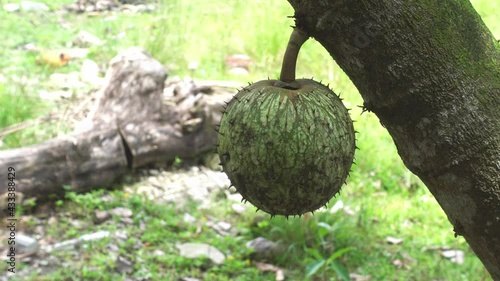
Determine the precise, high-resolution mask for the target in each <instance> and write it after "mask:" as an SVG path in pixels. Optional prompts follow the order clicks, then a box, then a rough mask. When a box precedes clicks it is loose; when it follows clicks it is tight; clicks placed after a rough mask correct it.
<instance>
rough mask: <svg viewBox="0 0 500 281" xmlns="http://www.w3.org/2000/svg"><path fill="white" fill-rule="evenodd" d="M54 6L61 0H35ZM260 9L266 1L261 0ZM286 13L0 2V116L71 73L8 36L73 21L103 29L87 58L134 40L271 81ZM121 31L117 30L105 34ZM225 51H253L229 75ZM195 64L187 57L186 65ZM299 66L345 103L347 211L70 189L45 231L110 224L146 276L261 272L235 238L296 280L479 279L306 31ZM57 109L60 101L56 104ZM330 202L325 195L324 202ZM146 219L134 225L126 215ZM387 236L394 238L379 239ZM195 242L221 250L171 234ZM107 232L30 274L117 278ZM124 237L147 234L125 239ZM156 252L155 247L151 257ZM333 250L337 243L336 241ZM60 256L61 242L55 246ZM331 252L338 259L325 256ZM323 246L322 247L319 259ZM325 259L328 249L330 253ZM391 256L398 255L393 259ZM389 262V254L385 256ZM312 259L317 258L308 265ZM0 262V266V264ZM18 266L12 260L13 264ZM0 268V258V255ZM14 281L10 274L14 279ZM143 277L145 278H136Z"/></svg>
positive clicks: (33, 132) (21, 109)
mask: <svg viewBox="0 0 500 281" xmlns="http://www.w3.org/2000/svg"><path fill="white" fill-rule="evenodd" d="M0 2H1V3H2V4H4V3H5V1H0ZM41 2H45V3H47V4H48V5H49V6H51V8H53V9H54V10H56V9H57V8H59V7H60V6H61V5H62V4H65V3H69V2H70V1H69V0H56V1H48V0H46V1H41ZM473 4H474V5H475V7H476V8H477V9H478V11H479V12H480V13H481V15H482V16H483V19H484V20H485V22H486V23H487V25H488V26H489V27H490V29H491V30H492V31H493V33H494V34H495V35H496V37H497V38H498V37H500V22H499V21H498V18H497V16H498V14H499V13H500V4H499V3H496V2H494V1H487V0H476V1H473ZM262 7H265V8H262ZM292 14H293V11H292V9H291V7H290V6H289V5H288V3H287V2H286V1H284V0H282V1H263V0H256V1H242V0H233V1H216V0H207V1H181V0H172V1H164V3H163V4H162V5H161V9H160V10H159V11H158V12H155V13H149V14H140V15H116V16H113V17H112V16H111V15H100V16H95V17H90V16H88V15H84V14H81V15H74V14H59V13H56V12H54V11H51V12H44V13H37V14H23V13H20V14H18V13H7V12H5V11H0V18H1V20H0V38H3V42H2V43H1V44H0V48H1V52H0V68H1V70H2V71H1V72H0V102H1V105H2V106H1V107H0V127H6V126H8V125H12V124H16V123H18V122H21V121H24V120H28V119H32V118H36V117H39V116H42V115H44V114H47V113H48V112H50V111H51V110H52V109H53V108H54V106H61V104H60V103H57V104H56V103H53V102H46V101H43V100H41V99H40V98H39V97H38V91H39V90H40V89H43V87H44V85H45V83H46V81H47V79H48V77H49V75H50V74H51V73H53V72H70V71H74V70H78V69H79V66H80V62H79V61H74V62H72V63H70V64H69V65H68V66H65V67H63V68H59V69H52V68H50V67H44V66H40V65H37V64H36V63H35V58H36V56H37V54H33V53H30V52H27V51H24V50H21V49H19V48H18V47H19V46H21V45H24V44H27V43H35V44H36V45H37V46H39V47H41V48H43V49H57V48H61V47H64V46H65V45H66V44H67V42H70V41H71V39H72V38H73V37H74V36H75V35H76V34H77V33H78V31H79V30H81V29H85V30H87V31H89V32H91V33H93V34H95V35H96V36H98V37H100V38H102V39H105V40H106V43H105V44H104V45H103V46H98V47H92V48H91V50H90V54H89V58H91V59H93V60H95V61H97V62H98V63H99V64H102V65H105V64H106V63H107V61H109V59H110V58H112V57H113V56H114V55H115V54H116V53H117V52H118V51H119V50H121V49H125V48H127V47H129V46H137V45H138V46H142V47H144V48H146V49H147V50H148V51H149V52H150V53H151V54H152V55H153V56H154V57H155V58H157V59H158V60H159V61H161V62H162V63H164V64H165V66H166V67H167V69H168V70H169V73H170V75H180V76H185V75H190V76H193V77H194V78H195V79H220V80H238V81H243V82H245V81H247V80H250V81H255V80H259V79H262V78H267V77H271V78H276V77H277V76H278V71H279V69H280V61H281V57H282V54H283V50H284V46H285V43H286V42H287V39H288V36H289V32H290V28H289V26H290V25H292V24H293V22H292V20H290V19H288V18H287V17H286V16H288V15H292ZM120 34H121V35H123V36H118V35H120ZM235 53H244V54H248V55H249V56H250V57H252V59H253V64H252V65H251V69H250V76H249V77H239V76H233V75H231V74H229V73H228V72H227V69H226V68H225V66H224V58H225V57H226V56H227V55H231V54H235ZM191 62H197V63H198V65H199V66H198V68H197V69H196V70H195V71H192V70H190V69H189V68H188V65H189V64H190V63H191ZM298 75H299V76H305V77H312V76H314V77H315V78H316V79H318V80H323V82H325V83H330V85H331V86H332V87H333V89H334V90H335V91H336V92H338V93H341V95H342V97H343V98H345V102H346V106H347V107H350V108H352V109H353V111H352V114H353V118H354V119H356V120H357V121H358V122H356V123H355V125H356V130H357V131H359V132H360V133H359V134H358V146H359V147H360V150H359V151H358V152H357V154H356V159H357V161H356V162H357V165H356V166H354V167H353V172H352V174H351V177H350V179H349V181H348V184H347V186H345V187H344V191H343V192H342V195H341V196H340V197H339V200H341V201H342V202H343V203H344V205H345V206H348V207H349V208H350V209H351V210H352V211H353V214H352V215H346V214H345V213H344V212H338V213H335V214H330V213H329V212H318V213H317V214H316V215H315V216H314V217H313V218H310V219H290V220H288V221H287V220H285V219H282V218H274V219H272V220H269V219H268V218H267V217H266V216H263V215H262V214H259V213H257V214H254V213H253V211H249V212H247V213H244V214H243V215H241V216H238V215H236V214H234V212H232V211H231V209H230V203H229V202H227V201H226V200H225V199H224V198H222V199H221V197H220V196H219V197H217V200H219V204H216V205H214V206H213V207H212V208H211V209H209V210H199V209H197V207H196V205H195V204H188V205H187V206H186V207H184V208H183V209H178V208H177V207H176V206H173V205H158V204H155V203H154V202H150V201H147V200H145V199H144V198H141V197H139V196H136V195H132V196H131V195H129V194H127V193H125V192H123V191H120V190H117V191H112V192H110V194H111V196H112V198H113V200H112V201H109V202H108V201H106V202H103V201H101V199H100V198H101V196H102V195H103V194H104V193H105V191H98V192H94V193H91V194H87V195H74V194H71V195H70V196H69V197H68V200H65V201H61V202H59V204H58V207H57V208H58V210H59V211H60V212H65V213H66V214H69V217H66V218H65V217H61V218H60V221H59V223H58V224H55V225H51V226H49V228H50V231H51V232H52V233H53V235H57V234H58V233H64V234H63V235H62V236H63V237H61V239H62V238H64V239H69V238H74V237H77V236H79V235H81V233H86V232H93V231H96V230H98V229H107V230H110V231H114V230H117V229H123V230H125V231H127V232H128V233H129V237H130V241H127V242H125V243H123V244H120V245H118V246H119V248H120V252H122V253H123V254H124V255H126V256H127V257H129V258H130V259H131V260H132V261H134V264H135V265H134V269H133V272H132V274H131V275H133V276H135V277H141V276H142V277H145V278H146V277H147V278H150V279H149V280H177V279H178V278H179V277H182V276H197V277H201V276H202V275H203V276H204V277H203V278H204V280H274V275H273V274H272V273H262V272H259V271H258V270H257V269H256V268H255V267H254V266H253V265H252V262H251V261H250V259H249V258H248V256H249V252H248V250H246V249H244V247H242V246H241V245H242V244H244V243H245V242H246V241H248V240H250V239H252V238H255V237H258V236H264V237H267V238H269V239H272V240H275V241H280V242H281V243H282V244H283V245H286V248H287V251H286V252H285V254H284V255H283V256H282V257H280V258H278V259H276V260H273V261H271V262H272V263H274V264H277V265H278V266H280V267H282V268H284V269H286V273H287V277H289V278H290V280H304V278H305V275H306V272H307V271H309V272H312V271H313V269H314V266H315V265H316V266H317V268H318V270H317V271H316V272H315V274H313V275H312V277H310V279H311V280H342V279H341V275H342V274H339V272H340V273H341V272H342V268H343V267H345V268H347V269H348V270H349V271H350V272H355V273H357V274H360V275H370V276H371V280H450V281H452V280H453V281H456V280H464V281H466V280H491V279H490V278H489V277H488V275H487V273H486V271H485V270H484V268H483V267H482V265H481V263H480V262H479V260H478V259H477V258H476V257H475V256H474V254H473V253H472V251H471V250H470V248H469V247H468V246H467V244H466V243H465V242H464V240H463V238H460V237H459V238H454V237H453V231H452V226H451V225H450V223H449V222H448V221H447V220H446V216H445V214H444V213H443V212H442V210H441V209H440V208H439V206H438V204H437V203H436V201H435V199H434V198H433V197H432V195H430V194H429V192H428V191H427V189H426V188H425V187H424V186H423V185H422V184H421V183H420V182H419V180H418V179H417V178H416V177H414V176H413V175H412V174H411V173H410V172H408V171H407V169H406V168H405V167H404V166H403V165H402V163H401V160H400V159H399V157H398V156H397V153H396V150H395V147H394V145H393V143H392V140H391V139H390V137H389V136H388V134H387V133H386V131H385V130H384V129H383V128H382V127H381V126H380V125H379V123H378V120H377V119H376V117H375V116H373V115H371V114H363V115H360V110H359V108H358V107H357V106H358V105H361V104H362V100H361V98H360V96H359V94H358V93H357V90H356V89H355V88H354V86H353V85H352V83H351V82H350V80H349V79H348V78H347V77H346V76H345V74H344V73H343V72H342V71H341V70H340V69H339V67H338V66H337V65H336V64H335V62H334V61H333V60H332V59H331V58H330V57H329V56H328V54H327V52H326V51H325V50H324V49H322V47H321V46H320V45H319V44H318V43H317V42H315V41H314V40H309V41H308V42H307V43H306V44H305V46H304V47H303V51H301V54H300V57H299V65H298ZM62 106H64V104H63V105H62ZM61 127H64V126H60V124H44V125H40V126H36V127H32V128H28V129H25V130H22V131H20V132H16V133H13V134H10V135H8V136H7V137H5V138H4V139H3V143H4V146H3V147H2V149H6V148H11V147H18V146H23V145H28V144H32V143H37V142H40V141H42V140H45V139H49V138H52V137H54V136H56V135H58V134H60V133H64V131H61V129H60V128H61ZM334 204H335V202H332V203H331V204H330V206H332V205H334ZM116 206H125V207H129V208H131V209H132V210H134V213H135V214H139V215H137V216H135V217H134V218H133V219H134V224H133V225H129V226H123V225H120V224H106V225H99V226H96V225H94V224H93V223H92V222H90V221H91V218H90V215H89V214H90V213H91V212H92V211H93V210H94V209H95V208H99V209H109V208H112V207H116ZM185 212H189V213H191V214H192V215H193V216H194V217H196V218H197V219H198V220H200V221H203V220H207V219H208V217H209V216H212V217H213V218H215V219H216V220H221V221H228V222H230V223H232V224H233V225H235V226H236V227H237V228H238V232H239V233H240V234H239V235H238V236H236V237H227V238H223V239H221V238H219V237H217V235H216V233H215V232H214V231H213V230H211V229H207V228H203V229H202V231H201V232H200V233H199V234H196V233H197V232H196V231H195V230H196V229H193V226H192V225H186V224H185V223H183V222H182V221H181V220H180V218H181V217H182V214H184V213H185ZM73 218H75V219H80V220H84V221H89V224H88V228H87V229H77V228H75V226H74V225H72V224H71V219H73ZM140 222H146V229H145V230H140V229H139V228H138V227H137V226H138V225H139V224H140ZM387 236H394V237H398V238H402V239H404V241H403V242H402V243H401V244H399V245H389V244H388V243H386V242H385V241H384V239H385V238H386V237H387ZM193 240H194V241H204V242H207V243H210V244H213V245H214V246H217V247H219V248H220V249H221V250H222V251H224V252H225V253H226V254H227V255H228V256H230V257H231V258H229V259H228V260H226V262H225V263H224V264H223V265H221V266H207V264H206V261H204V260H195V261H193V260H189V259H184V258H180V257H179V256H178V255H176V252H175V248H174V247H173V245H174V244H175V242H178V241H183V242H187V241H193ZM107 243H109V240H106V239H105V240H103V241H100V242H98V243H94V244H91V246H90V247H89V248H87V249H86V250H83V251H84V252H83V254H82V256H81V257H79V259H77V260H75V258H74V257H71V256H68V257H67V259H68V261H70V260H71V265H70V266H69V267H66V268H60V269H57V270H56V271H55V272H52V273H50V274H48V275H46V276H35V275H34V276H33V278H32V279H30V280H124V276H123V275H122V274H119V273H116V271H114V270H113V269H114V268H115V266H116V264H115V263H116V261H115V260H113V259H110V258H109V256H108V250H107V249H106V245H107ZM136 243H139V244H142V245H146V246H144V247H143V248H141V249H140V250H134V249H135V248H134V247H133V245H135V244H136ZM445 245H447V246H450V247H451V248H453V249H459V250H463V251H464V252H465V263H464V264H461V265H458V264H454V263H452V262H451V261H450V260H449V259H446V258H443V257H442V256H441V255H440V254H439V251H426V250H424V249H426V247H429V246H445ZM153 249H161V250H163V251H164V252H165V253H167V255H166V256H163V257H161V258H159V257H155V256H153V255H151V251H152V250H153ZM344 250H345V253H343V251H344ZM60 255H62V256H63V257H64V255H65V253H61V254H60ZM337 256H338V257H337ZM331 257H333V258H331ZM329 258H330V259H329ZM397 260H399V261H400V262H402V265H401V266H398V265H397V262H395V261H397ZM395 263H396V265H395ZM320 265H322V266H320ZM2 266H3V265H2ZM26 266H28V265H21V268H23V267H26ZM0 267H1V266H0ZM13 280H15V279H13ZM145 280H147V279H145Z"/></svg>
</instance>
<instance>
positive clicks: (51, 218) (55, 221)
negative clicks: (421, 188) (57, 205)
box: [47, 216, 57, 225]
mask: <svg viewBox="0 0 500 281" xmlns="http://www.w3.org/2000/svg"><path fill="white" fill-rule="evenodd" d="M54 223H57V218H56V217H55V216H51V217H50V218H49V219H48V220H47V224H48V225H51V224H54Z"/></svg>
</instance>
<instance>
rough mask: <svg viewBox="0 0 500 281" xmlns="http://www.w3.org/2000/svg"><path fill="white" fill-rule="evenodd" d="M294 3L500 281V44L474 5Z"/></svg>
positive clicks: (381, 0)
mask: <svg viewBox="0 0 500 281" xmlns="http://www.w3.org/2000/svg"><path fill="white" fill-rule="evenodd" d="M289 2H290V3H291V5H292V6H293V7H294V9H295V17H296V25H297V27H299V28H301V29H303V30H304V31H305V32H307V33H308V34H309V35H310V36H312V37H314V38H315V39H316V40H317V41H319V42H320V43H321V44H322V45H323V46H324V47H325V48H326V49H327V50H328V52H329V53H330V54H331V56H332V57H333V58H334V59H335V61H336V62H337V63H338V64H339V65H340V67H341V68H342V69H343V70H344V71H345V73H346V74H347V75H348V76H349V77H350V79H351V80H352V81H353V83H354V85H355V86H356V87H357V88H358V90H359V92H360V94H361V95H362V97H363V99H364V107H365V108H366V110H369V111H372V112H374V113H375V114H376V115H377V116H378V117H379V119H380V122H381V123H382V125H383V126H384V127H386V128H387V130H388V131H389V133H390V134H391V136H392V138H393V140H394V142H395V144H396V146H397V148H398V152H399V154H400V156H401V158H402V159H403V161H404V163H405V165H406V166H407V167H408V168H409V169H410V170H411V171H412V172H413V173H415V174H416V175H417V176H419V177H420V178H421V179H422V181H423V182H424V183H425V184H426V185H427V187H428V188H429V190H430V191H431V192H432V194H433V195H434V196H435V197H436V199H437V201H438V202H439V204H440V205H441V207H442V208H443V210H444V211H445V213H446V214H447V216H448V219H449V220H450V222H451V223H452V224H453V227H454V231H455V234H456V235H463V236H464V237H465V239H466V240H467V242H468V243H469V245H470V246H471V247H472V249H473V250H474V252H475V253H476V254H477V256H478V257H479V258H480V259H481V261H482V262H483V264H484V265H485V266H486V268H487V270H488V271H489V272H490V274H491V275H492V277H493V278H494V279H495V280H500V184H499V182H500V51H499V50H500V44H499V43H498V42H497V41H496V40H495V38H493V36H492V34H491V32H490V31H489V30H488V29H487V27H486V26H485V25H484V23H483V22H482V20H481V18H480V17H479V15H478V14H477V13H476V11H475V10H474V8H473V7H472V5H471V4H470V2H469V1H466V0H441V1H420V0H419V1H417V0H408V1H392V0H376V1H375V0H359V1H352V0H336V1H315V0H309V1H307V0H289ZM361 133H362V132H361Z"/></svg>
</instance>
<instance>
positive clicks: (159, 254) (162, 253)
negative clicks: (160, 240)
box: [153, 250, 165, 256]
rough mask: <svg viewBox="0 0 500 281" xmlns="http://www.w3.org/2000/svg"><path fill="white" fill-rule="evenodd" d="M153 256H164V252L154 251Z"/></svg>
mask: <svg viewBox="0 0 500 281" xmlns="http://www.w3.org/2000/svg"><path fill="white" fill-rule="evenodd" d="M153 255H155V256H164V255H165V252H164V251H162V250H154V252H153Z"/></svg>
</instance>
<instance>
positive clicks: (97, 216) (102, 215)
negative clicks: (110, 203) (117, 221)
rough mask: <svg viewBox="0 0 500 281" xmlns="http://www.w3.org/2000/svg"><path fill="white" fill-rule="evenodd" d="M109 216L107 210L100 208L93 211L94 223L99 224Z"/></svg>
mask: <svg viewBox="0 0 500 281" xmlns="http://www.w3.org/2000/svg"><path fill="white" fill-rule="evenodd" d="M110 217H111V215H110V214H109V213H108V212H107V211H101V210H95V211H94V223H96V224H101V223H103V222H104V221H106V220H107V219H109V218H110Z"/></svg>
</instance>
